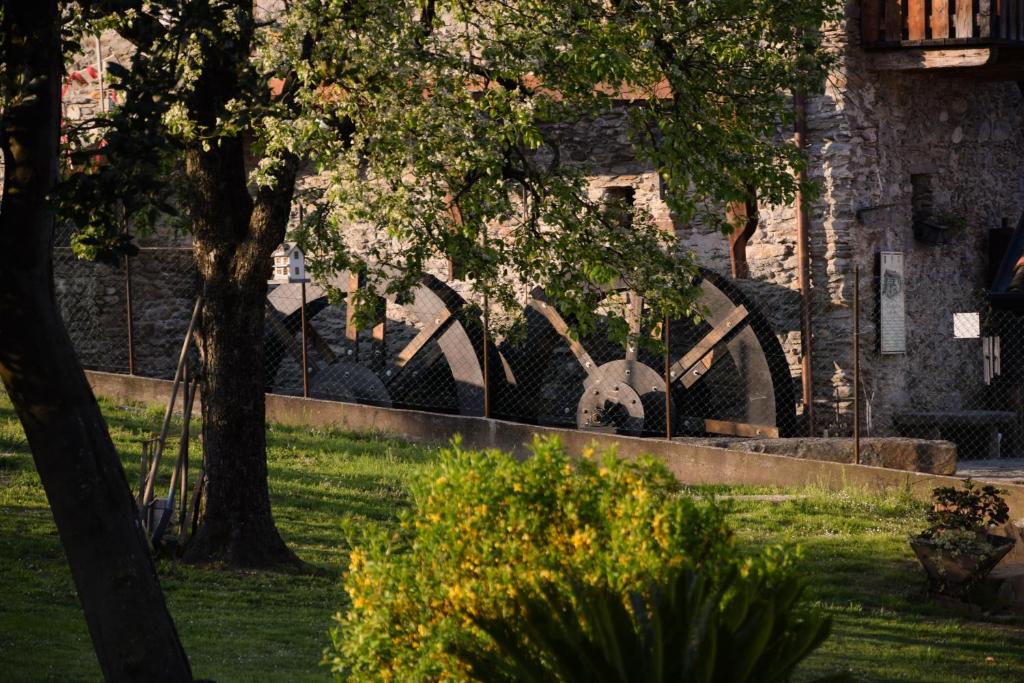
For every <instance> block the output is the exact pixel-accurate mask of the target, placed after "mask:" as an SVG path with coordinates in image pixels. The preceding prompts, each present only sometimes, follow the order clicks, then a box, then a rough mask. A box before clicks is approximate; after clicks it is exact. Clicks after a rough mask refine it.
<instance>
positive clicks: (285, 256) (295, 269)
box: [271, 242, 306, 282]
mask: <svg viewBox="0 0 1024 683" xmlns="http://www.w3.org/2000/svg"><path fill="white" fill-rule="evenodd" d="M273 259H274V277H273V279H272V280H271V281H272V282H305V281H306V255H305V254H304V253H303V251H302V249H300V248H299V246H298V245H296V244H289V243H288V242H282V243H281V246H279V247H278V248H277V250H276V251H274V253H273Z"/></svg>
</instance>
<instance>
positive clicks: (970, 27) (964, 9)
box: [956, 0, 974, 38]
mask: <svg viewBox="0 0 1024 683" xmlns="http://www.w3.org/2000/svg"><path fill="white" fill-rule="evenodd" d="M973 36H974V2H973V1H972V0H956V37H957V38H971V37H973Z"/></svg>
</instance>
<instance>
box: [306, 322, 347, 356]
mask: <svg viewBox="0 0 1024 683" xmlns="http://www.w3.org/2000/svg"><path fill="white" fill-rule="evenodd" d="M306 339H308V340H309V341H310V342H312V344H313V348H314V349H316V352H317V353H318V354H320V357H321V358H323V359H324V362H325V363H327V364H328V365H333V364H334V363H335V362H337V360H338V354H336V353H334V349H332V348H331V346H330V344H328V343H327V341H326V340H324V338H323V337H321V336H320V333H319V332H317V331H316V328H315V327H313V325H311V324H310V322H309V321H308V320H307V321H306ZM299 355H300V357H301V355H302V349H299ZM300 362H301V361H300Z"/></svg>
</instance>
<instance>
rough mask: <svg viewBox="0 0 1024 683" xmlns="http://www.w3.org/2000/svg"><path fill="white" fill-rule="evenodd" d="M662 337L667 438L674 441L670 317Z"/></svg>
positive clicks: (664, 322)
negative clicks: (663, 345)
mask: <svg viewBox="0 0 1024 683" xmlns="http://www.w3.org/2000/svg"><path fill="white" fill-rule="evenodd" d="M662 325H663V327H662V331H661V337H662V339H663V340H664V341H665V438H666V439H668V440H669V441H671V440H672V359H671V358H669V344H670V343H671V341H672V340H671V338H670V337H669V330H668V316H667V315H666V316H665V320H664V321H663V322H662Z"/></svg>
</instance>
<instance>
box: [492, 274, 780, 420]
mask: <svg viewBox="0 0 1024 683" xmlns="http://www.w3.org/2000/svg"><path fill="white" fill-rule="evenodd" d="M699 284H700V288H701V290H702V293H703V294H702V297H701V301H700V303H701V304H702V305H703V306H704V307H705V312H706V314H707V315H706V316H705V317H704V319H703V320H702V321H700V322H699V323H694V322H693V321H691V320H688V319H683V320H672V321H670V322H669V354H668V363H667V364H666V362H665V360H666V359H665V356H664V354H657V353H653V352H651V351H647V350H644V349H643V348H638V346H637V345H633V346H627V347H626V348H623V347H622V346H621V345H620V344H617V343H613V342H611V341H610V340H609V339H608V337H607V336H606V334H605V330H606V328H602V326H601V325H599V326H598V332H597V333H595V334H591V335H589V336H586V337H582V338H574V337H573V335H572V333H571V332H570V330H571V329H572V325H571V321H569V320H567V319H566V318H565V317H563V315H562V314H561V312H559V311H558V310H557V309H556V308H555V307H554V306H552V305H551V304H550V303H549V302H548V301H547V300H546V299H545V298H544V295H543V292H542V291H540V290H535V291H534V294H533V296H532V299H531V301H530V304H529V307H528V310H527V333H526V335H525V339H523V340H520V341H519V342H518V343H507V344H504V345H503V346H502V347H501V351H502V353H503V355H504V358H506V359H507V361H508V363H509V365H510V367H511V369H512V372H513V373H514V376H515V378H516V390H517V394H518V396H519V403H518V405H519V406H520V408H519V412H520V413H521V414H520V415H518V416H517V417H519V418H521V419H522V418H527V419H530V420H531V421H535V422H538V423H541V424H552V425H561V426H576V427H578V428H580V429H591V430H602V431H615V432H618V433H625V434H648V435H661V436H664V435H666V433H667V432H669V431H670V432H671V433H672V434H673V435H707V434H728V435H736V436H789V435H791V434H792V432H793V429H794V421H795V417H794V410H795V406H794V397H793V384H792V379H791V377H790V373H789V366H788V363H787V362H786V359H785V355H784V354H783V351H782V348H781V346H780V344H779V342H778V339H777V338H776V337H775V335H774V334H773V333H772V331H771V329H770V327H769V325H768V324H767V323H766V321H765V320H764V319H763V317H762V316H761V315H760V314H759V313H758V311H757V310H756V308H755V307H754V306H753V305H752V304H751V303H750V302H749V301H748V300H747V299H746V297H744V296H743V294H742V293H741V292H740V291H739V290H738V289H737V288H736V287H734V286H733V285H731V284H730V283H729V282H728V281H727V280H725V278H722V277H720V276H717V275H715V274H714V273H712V272H711V271H707V270H701V273H700V283H699ZM608 295H609V297H617V298H618V299H619V301H620V303H621V302H624V304H625V307H626V308H625V310H626V311H627V318H628V319H632V320H634V321H639V320H640V316H641V313H642V311H643V306H644V302H643V300H642V299H641V298H640V297H637V296H636V295H635V294H632V293H630V292H628V291H624V290H617V291H610V292H608ZM666 365H667V367H666ZM666 371H667V372H666ZM666 379H667V382H666ZM666 383H667V384H668V386H669V390H668V391H667V392H666ZM524 407H528V408H524ZM666 412H667V415H666ZM527 413H529V414H527Z"/></svg>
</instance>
